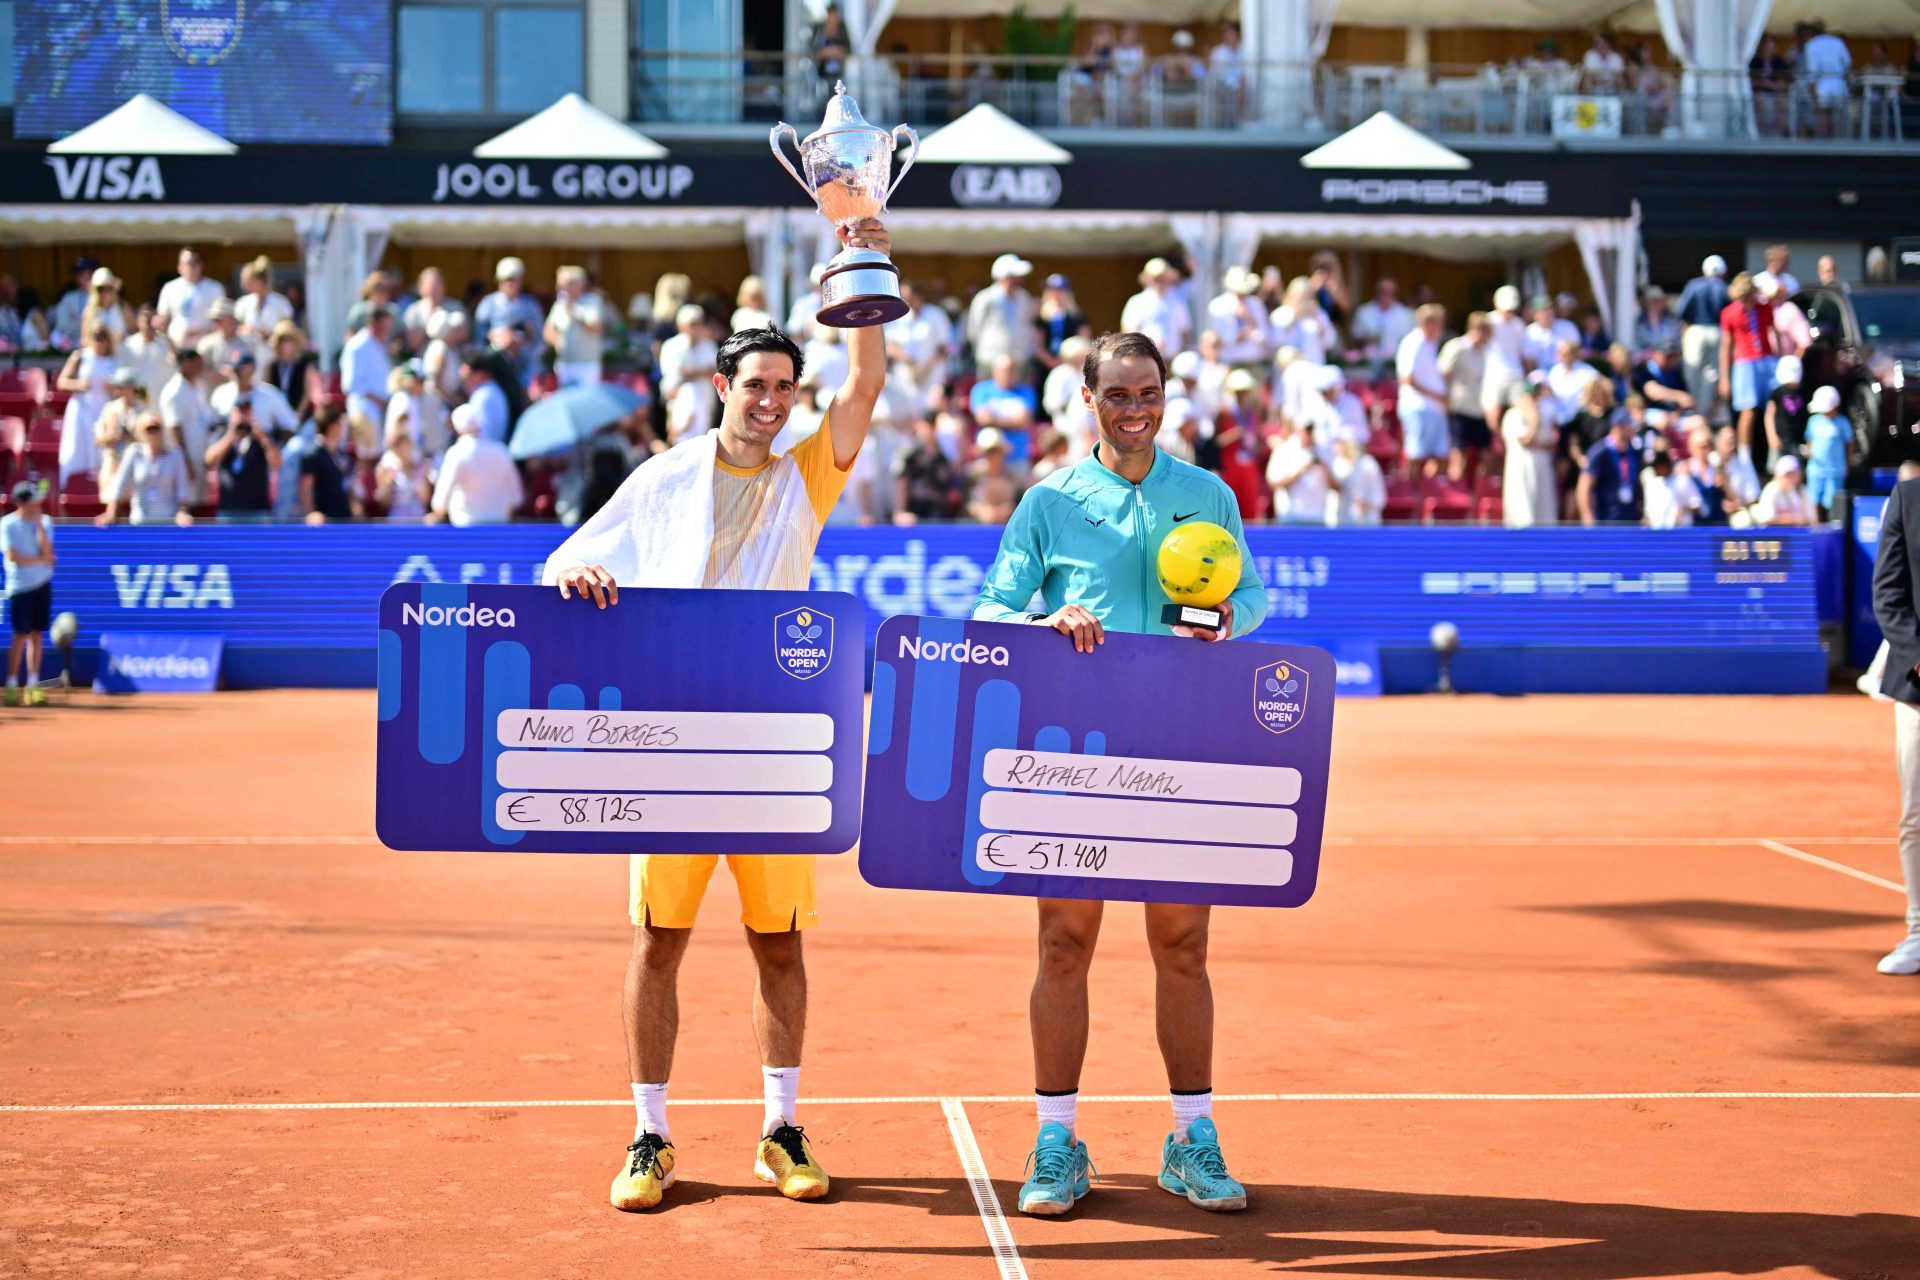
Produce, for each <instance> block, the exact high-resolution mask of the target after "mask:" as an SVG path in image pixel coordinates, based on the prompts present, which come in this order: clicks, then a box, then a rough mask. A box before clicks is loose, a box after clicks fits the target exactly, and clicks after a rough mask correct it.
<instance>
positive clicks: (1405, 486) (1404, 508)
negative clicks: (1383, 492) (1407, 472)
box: [1380, 476, 1420, 520]
mask: <svg viewBox="0 0 1920 1280" xmlns="http://www.w3.org/2000/svg"><path fill="white" fill-rule="evenodd" d="M1419 509H1420V495H1419V492H1418V491H1417V490H1416V489H1415V488H1414V486H1413V482H1412V481H1410V480H1408V479H1407V478H1406V477H1405V476H1388V477H1387V505H1386V506H1385V507H1384V508H1382V509H1381V512H1380V518H1381V519H1383V520H1411V519H1413V517H1414V515H1415V513H1416V512H1418V511H1419Z"/></svg>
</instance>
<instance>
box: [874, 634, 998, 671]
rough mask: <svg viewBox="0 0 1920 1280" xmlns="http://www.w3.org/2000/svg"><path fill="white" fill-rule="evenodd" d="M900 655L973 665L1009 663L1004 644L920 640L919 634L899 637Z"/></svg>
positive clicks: (922, 660)
mask: <svg viewBox="0 0 1920 1280" xmlns="http://www.w3.org/2000/svg"><path fill="white" fill-rule="evenodd" d="M900 656H901V657H903V658H914V659H917V660H919V661H921V662H964V663H969V664H971V665H974V666H990V667H1004V666H1008V665H1009V664H1010V661H1011V659H1010V658H1009V655H1008V654H1007V650H1006V646H1004V645H997V644H996V645H994V646H993V647H992V648H991V649H989V648H988V647H987V646H986V645H984V644H968V643H967V642H966V641H965V640H922V639H921V638H920V637H919V636H901V637H900Z"/></svg>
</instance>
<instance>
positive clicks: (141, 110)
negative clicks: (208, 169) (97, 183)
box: [47, 93, 240, 156]
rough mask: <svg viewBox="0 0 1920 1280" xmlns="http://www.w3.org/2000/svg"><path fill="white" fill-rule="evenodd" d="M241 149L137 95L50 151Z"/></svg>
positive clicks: (221, 152) (203, 152)
mask: <svg viewBox="0 0 1920 1280" xmlns="http://www.w3.org/2000/svg"><path fill="white" fill-rule="evenodd" d="M239 149H240V148H238V147H236V146H234V145H233V143H231V142H228V141H227V140H226V139H225V138H223V137H221V136H220V135H219V134H217V133H215V132H214V131H213V130H211V129H207V128H204V127H202V126H200V125H197V124H195V123H194V122H193V121H191V120H189V119H187V118H186V117H185V116H183V115H181V114H180V113H179V112H178V111H175V110H174V109H173V108H172V107H169V106H168V105H167V104H166V103H164V102H162V101H160V100H159V99H158V98H155V97H152V96H150V95H148V94H144V93H137V94H135V95H134V96H133V97H131V98H129V99H127V101H126V102H125V103H123V104H121V105H120V106H118V107H115V108H114V109H113V110H112V111H109V112H108V113H107V114H106V115H104V116H101V117H100V118H99V119H98V120H95V121H94V122H93V123H92V124H90V125H88V126H87V127H86V128H84V129H80V130H78V131H76V132H74V133H70V134H68V135H67V136H66V137H64V138H62V139H60V140H59V141H58V142H55V143H53V144H52V145H50V146H49V147H48V148H47V151H48V153H49V154H51V155H56V156H64V155H88V156H103V155H111V156H230V155H232V154H233V153H234V152H236V151H238V150H239Z"/></svg>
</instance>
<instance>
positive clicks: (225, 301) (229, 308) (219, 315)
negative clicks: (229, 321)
mask: <svg viewBox="0 0 1920 1280" xmlns="http://www.w3.org/2000/svg"><path fill="white" fill-rule="evenodd" d="M207 314H208V315H210V316H212V317H213V318H214V319H216V320H222V319H225V318H227V317H228V316H231V315H232V314H233V299H231V298H222V299H220V300H219V301H218V302H216V303H214V304H213V309H212V310H211V311H209V312H208V313H207Z"/></svg>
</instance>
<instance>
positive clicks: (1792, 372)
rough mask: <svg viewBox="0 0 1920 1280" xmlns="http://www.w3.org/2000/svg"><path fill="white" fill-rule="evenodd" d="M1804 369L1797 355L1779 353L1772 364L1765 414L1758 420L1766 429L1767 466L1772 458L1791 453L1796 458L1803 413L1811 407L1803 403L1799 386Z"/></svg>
mask: <svg viewBox="0 0 1920 1280" xmlns="http://www.w3.org/2000/svg"><path fill="white" fill-rule="evenodd" d="M1802 376H1804V369H1803V366H1802V364H1801V360H1800V357H1799V356H1781V357H1780V363H1779V364H1778V365H1776V366H1774V372H1773V391H1772V392H1771V393H1770V394H1769V395H1768V396H1767V413H1766V417H1765V418H1764V419H1763V420H1762V422H1763V425H1764V426H1765V427H1766V431H1767V465H1768V466H1772V465H1773V459H1775V458H1779V457H1783V456H1785V455H1787V454H1793V455H1794V456H1796V457H1798V456H1799V454H1800V451H1801V449H1802V448H1804V447H1805V445H1806V441H1807V415H1808V414H1809V413H1811V412H1812V411H1813V410H1812V408H1811V406H1810V405H1809V404H1808V403H1807V389H1806V388H1805V387H1803V386H1801V385H1800V379H1801V377H1802Z"/></svg>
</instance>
